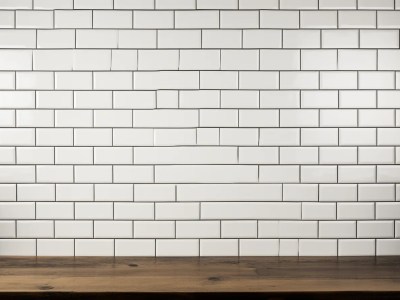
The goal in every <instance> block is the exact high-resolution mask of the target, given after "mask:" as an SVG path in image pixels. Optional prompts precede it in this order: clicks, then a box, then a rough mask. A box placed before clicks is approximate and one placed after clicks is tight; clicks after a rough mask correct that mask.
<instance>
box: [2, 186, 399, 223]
mask: <svg viewBox="0 0 400 300" xmlns="http://www.w3.org/2000/svg"><path fill="white" fill-rule="evenodd" d="M0 192H1V193H0V201H1V202H14V201H19V202H35V201H41V202H43V201H46V202H47V201H57V202H82V201H83V202H89V201H106V202H107V201H116V202H125V201H128V202H129V201H135V202H150V203H149V204H150V205H147V206H146V205H144V206H143V204H137V205H136V204H128V203H127V204H125V207H124V209H123V210H121V212H122V213H127V216H130V218H140V217H141V214H142V213H143V210H141V208H145V209H147V210H145V211H146V212H147V213H145V216H146V217H145V218H153V217H154V214H153V211H154V207H153V203H154V202H174V201H177V202H214V201H216V202H218V201H221V202H227V203H229V202H243V203H242V204H241V205H242V206H246V203H247V201H249V202H252V201H253V202H258V201H262V202H266V201H298V202H299V201H301V202H318V201H319V202H338V206H339V204H340V202H356V201H359V202H364V203H348V204H345V203H342V204H340V207H342V208H343V210H341V212H340V215H339V212H337V210H336V205H335V203H303V204H302V213H301V216H302V218H303V219H310V220H318V219H321V220H331V219H335V218H336V216H337V217H338V218H340V216H342V218H344V219H348V220H352V218H353V219H354V220H357V219H363V218H364V219H373V218H374V216H375V214H374V213H375V209H374V205H375V204H374V203H373V202H385V201H386V202H391V201H400V184H397V185H395V184H377V183H375V184H366V183H361V184H347V183H340V184H304V183H302V184H290V183H285V184H263V183H258V184H232V183H229V184H177V185H175V184H54V183H47V184H37V183H36V184H0ZM367 202H371V203H367ZM72 204H73V203H71V205H72ZM2 205H3V207H2V211H3V210H4V209H6V207H8V211H7V212H6V213H4V217H6V218H7V217H8V218H10V214H11V213H14V214H15V215H16V217H17V218H26V217H28V216H29V218H32V217H33V216H34V209H33V208H34V205H35V204H34V203H33V204H26V203H8V204H6V203H4V204H2ZM38 205H45V204H44V203H42V204H38ZM51 205H53V206H54V204H49V206H48V207H51ZM57 205H60V206H59V207H60V209H61V211H60V212H61V213H64V212H63V205H62V204H56V205H55V206H54V209H57ZM86 205H89V206H90V204H86ZM93 205H94V207H96V204H93ZM110 205H111V204H109V205H108V206H107V205H106V207H110ZM118 205H122V204H118ZM383 205H388V204H383ZM20 206H21V207H29V208H28V211H29V212H28V216H27V215H25V214H24V212H23V213H22V215H20V214H19V211H20V210H19V209H15V208H18V207H20ZM67 207H70V206H67ZM100 207H102V206H101V204H100ZM128 207H131V208H132V209H131V210H129V209H127V208H128ZM136 210H137V212H138V213H136V214H134V213H133V212H135V211H136ZM21 211H24V210H23V209H21ZM70 211H71V210H70ZM94 211H95V210H94ZM129 211H130V212H129Z"/></svg>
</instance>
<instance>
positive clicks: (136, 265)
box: [128, 264, 139, 268]
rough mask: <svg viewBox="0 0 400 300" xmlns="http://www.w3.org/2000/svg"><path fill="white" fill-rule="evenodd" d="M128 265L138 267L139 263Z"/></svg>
mask: <svg viewBox="0 0 400 300" xmlns="http://www.w3.org/2000/svg"><path fill="white" fill-rule="evenodd" d="M128 266H129V267H132V268H134V267H138V266H139V265H138V264H128Z"/></svg>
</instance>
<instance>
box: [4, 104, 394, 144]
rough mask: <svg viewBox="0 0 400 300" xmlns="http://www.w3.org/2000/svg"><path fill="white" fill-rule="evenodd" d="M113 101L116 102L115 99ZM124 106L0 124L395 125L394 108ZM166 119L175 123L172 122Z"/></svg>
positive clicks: (15, 114) (8, 115)
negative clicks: (159, 107) (160, 108)
mask: <svg viewBox="0 0 400 300" xmlns="http://www.w3.org/2000/svg"><path fill="white" fill-rule="evenodd" d="M118 100H120V99H116V101H118ZM124 100H125V99H124ZM126 108H127V109H123V110H120V109H113V110H111V109H110V110H106V109H102V110H83V109H80V110H65V109H62V110H47V109H46V110H44V109H43V110H35V109H33V110H29V109H24V110H10V109H9V110H3V111H2V112H0V116H1V117H3V118H4V119H3V120H2V121H1V122H0V124H1V126H2V127H36V128H37V129H38V128H40V127H75V128H79V127H113V128H118V127H165V125H167V122H168V121H169V122H170V124H169V126H168V127H257V128H258V127H260V128H262V127H320V128H322V127H400V117H399V116H400V110H395V109H346V110H338V109H305V108H303V109H283V110H279V109H271V108H269V109H200V110H198V111H196V110H189V109H187V110H172V109H171V110H144V109H143V110H130V109H129V108H128V107H126ZM152 117H155V118H157V117H158V119H152ZM172 119H175V121H174V122H173V121H172ZM253 131H254V130H253ZM249 132H251V131H249ZM221 136H222V135H221ZM257 138H258V137H257ZM378 138H379V137H378ZM0 144H1V143H0Z"/></svg>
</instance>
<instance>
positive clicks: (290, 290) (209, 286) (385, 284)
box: [0, 257, 400, 299]
mask: <svg viewBox="0 0 400 300" xmlns="http://www.w3.org/2000/svg"><path fill="white" fill-rule="evenodd" d="M232 292H235V293H251V297H253V298H249V294H246V296H244V297H245V298H246V299H269V297H272V298H274V299H301V298H304V297H305V299H321V297H323V298H324V299H335V297H339V298H340V299H400V257H376V258H375V257H369V258H365V257H364V258H360V257H358V258H357V257H346V258H327V257H320V258H315V257H312V258H311V257H301V258H290V257H287V258H282V257H281V258H277V257H260V258H240V259H239V258H226V257H225V258H224V257H222V258H134V257H133V258H105V257H86V258H78V257H77V258H73V257H49V258H41V257H39V258H27V257H26V258H25V257H2V258H0V299H37V298H35V297H44V298H48V297H52V298H54V299H71V297H81V296H82V295H84V298H85V299H106V298H102V297H107V295H108V296H110V294H109V293H112V298H113V299H126V298H129V297H130V296H132V293H134V295H135V299H161V298H162V299H168V298H169V297H172V298H174V299H201V298H202V295H204V294H203V293H211V294H208V296H207V299H215V298H213V297H217V296H218V295H219V296H221V295H225V296H227V297H230V298H232V297H233V298H236V297H238V296H240V295H241V294H233V295H232V294H229V293H232ZM242 295H244V294H242ZM14 297H17V298H14ZM18 297H19V298H18ZM65 297H69V298H65ZM290 297H295V298H290ZM329 297H333V298H329ZM172 298H171V299H172Z"/></svg>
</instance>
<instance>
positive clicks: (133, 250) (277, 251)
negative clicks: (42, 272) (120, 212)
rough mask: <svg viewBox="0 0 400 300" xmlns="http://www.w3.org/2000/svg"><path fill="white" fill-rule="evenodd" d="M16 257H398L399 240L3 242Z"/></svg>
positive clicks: (0, 252) (3, 252)
mask: <svg viewBox="0 0 400 300" xmlns="http://www.w3.org/2000/svg"><path fill="white" fill-rule="evenodd" d="M0 246H1V247H0V249H1V250H0V255H14V256H15V255H18V256H35V255H38V256H73V255H76V256H177V255H179V256H238V255H239V256H278V255H279V256H336V255H339V256H355V255H371V256H372V255H399V253H400V252H399V246H400V242H399V239H376V240H375V239H223V240H221V239H160V240H154V239H134V240H133V239H115V240H114V239H76V240H73V239H38V240H36V239H2V240H0Z"/></svg>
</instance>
